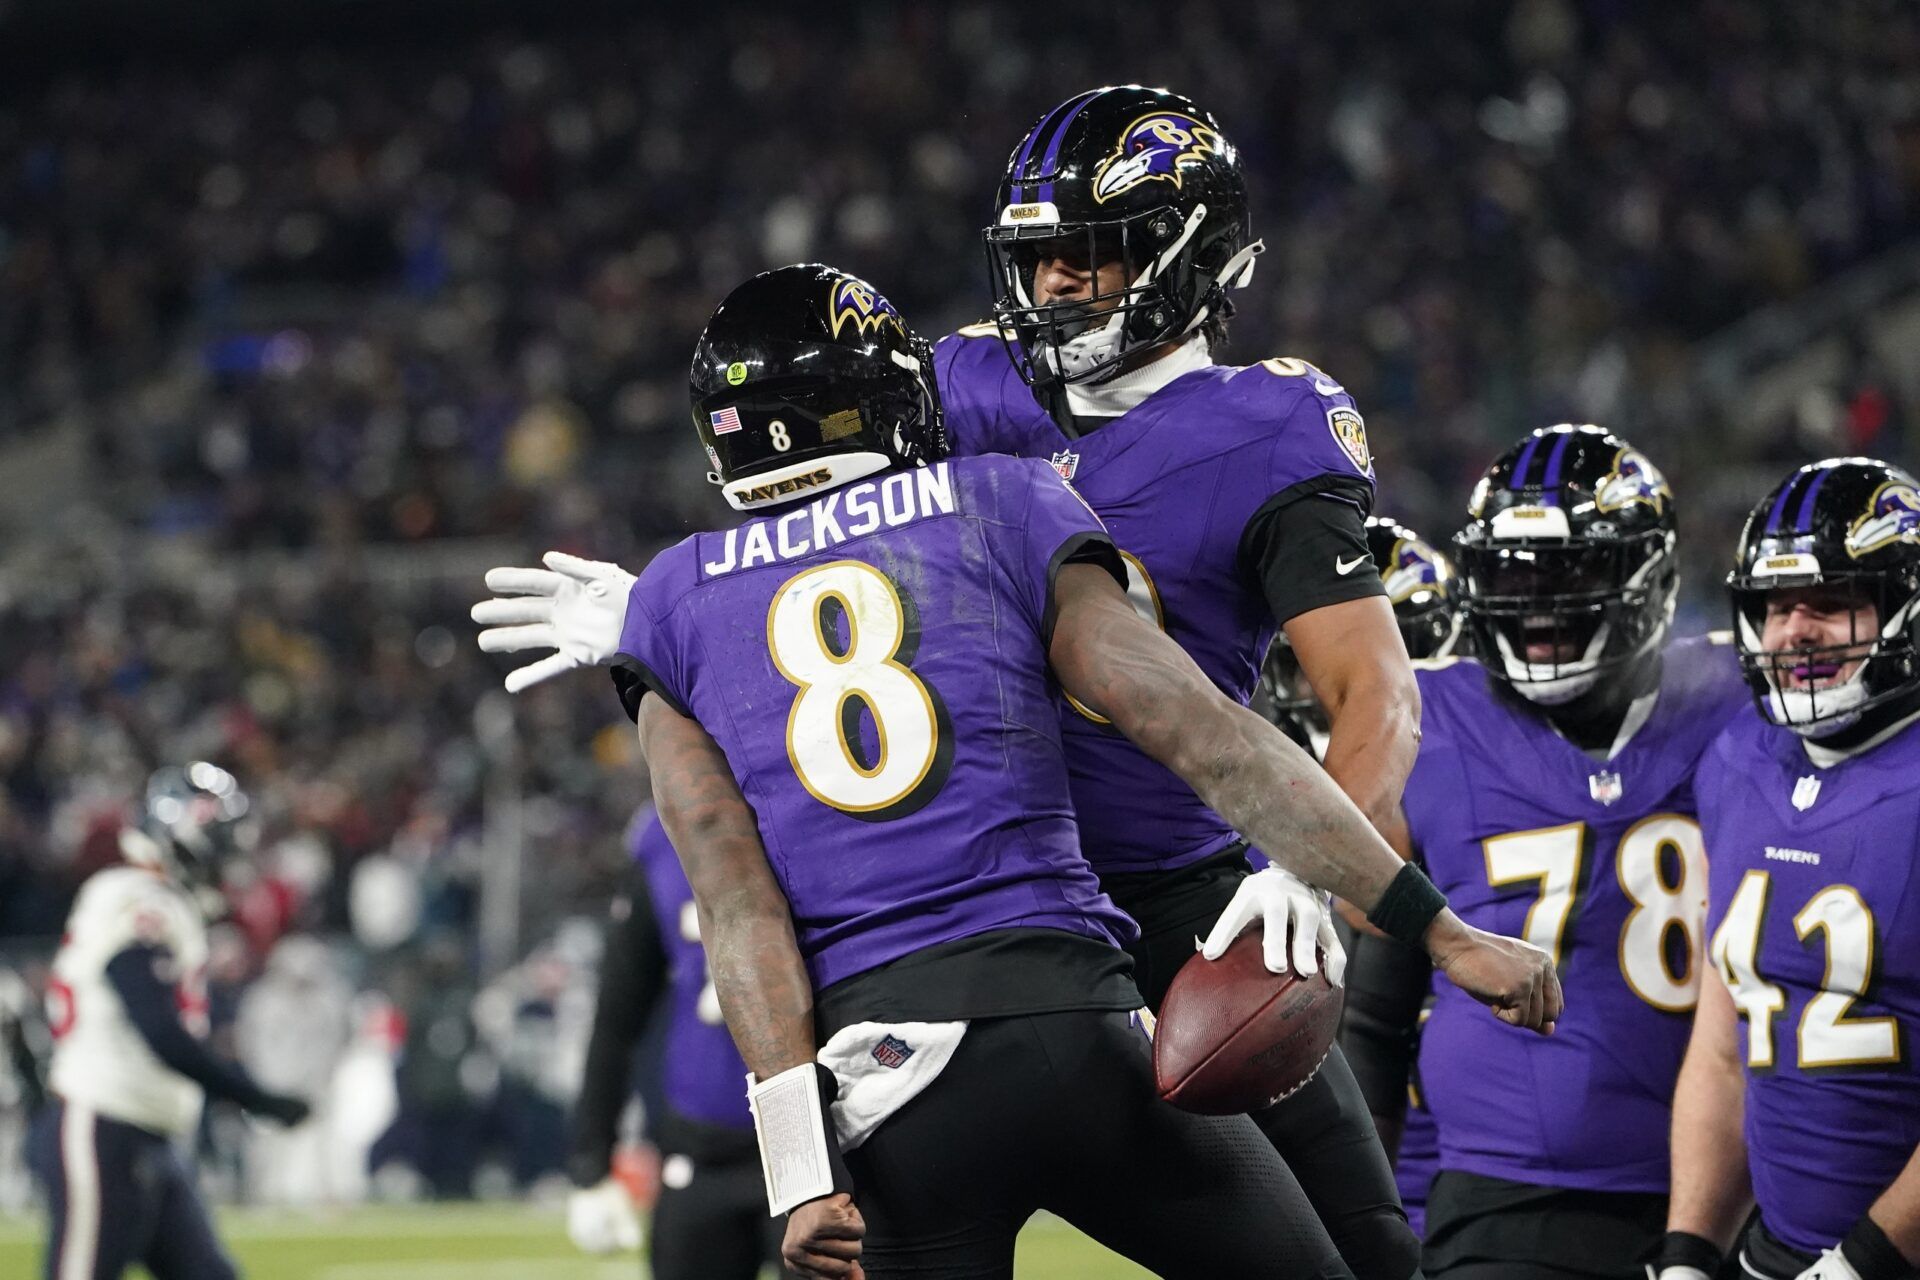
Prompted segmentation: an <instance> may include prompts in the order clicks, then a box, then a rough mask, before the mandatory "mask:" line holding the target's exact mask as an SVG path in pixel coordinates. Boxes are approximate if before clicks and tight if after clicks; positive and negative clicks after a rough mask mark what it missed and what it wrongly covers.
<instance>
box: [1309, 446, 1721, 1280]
mask: <svg viewBox="0 0 1920 1280" xmlns="http://www.w3.org/2000/svg"><path fill="white" fill-rule="evenodd" d="M1453 548H1454V556H1455V561H1456V563H1457V565H1458V567H1459V571H1460V588H1461V593H1460V608H1461V610H1462V613H1463V616H1464V619H1465V629H1466V632H1467V634H1468V636H1469V637H1470V638H1471V641H1472V645H1473V649H1474V652H1475V653H1476V654H1477V655H1478V657H1477V660H1473V659H1459V660H1456V661H1450V662H1449V661H1443V662H1439V663H1423V664H1419V665H1420V667H1421V668H1422V669H1421V670H1420V671H1419V680H1420V693H1421V707H1422V718H1421V726H1420V727H1421V734H1422V738H1421V744H1420V755H1419V759H1418V760H1417V761H1416V762H1415V764H1414V769H1413V773H1412V775H1411V777H1410V778H1409V779H1408V781H1407V789H1406V794H1405V797H1404V800H1403V809H1404V813H1405V822H1406V827H1405V830H1404V832H1403V834H1402V836H1401V837H1400V840H1399V842H1400V843H1401V845H1402V848H1403V850H1404V851H1406V852H1407V853H1408V854H1409V855H1410V856H1412V857H1414V858H1415V859H1417V860H1418V861H1420V862H1421V863H1422V864H1423V865H1424V866H1425V867H1426V869H1427V872H1428V874H1429V875H1431V876H1432V877H1433V879H1434V881H1435V883H1436V884H1439V885H1440V886H1441V887H1442V888H1443V889H1445V890H1446V892H1447V893H1448V894H1449V896H1450V897H1451V898H1452V900H1453V901H1454V902H1455V903H1456V904H1458V905H1459V906H1460V908H1461V909H1462V911H1463V914H1465V915H1466V916H1467V917H1468V918H1469V919H1471V920H1473V921H1474V922H1475V923H1476V924H1478V925H1479V926H1480V927H1482V928H1486V929H1506V930H1510V931H1512V932H1515V933H1517V934H1523V935H1524V936H1526V937H1527V938H1528V939H1529V940H1531V941H1533V942H1534V943H1536V944H1537V945H1539V946H1542V947H1546V948H1548V949H1549V950H1551V951H1552V952H1553V953H1554V954H1555V956H1556V957H1557V958H1558V959H1559V962H1560V963H1561V964H1562V966H1563V968H1564V972H1565V974H1566V982H1567V985H1568V987H1569V990H1570V993H1571V995H1572V999H1571V1000H1570V1002H1569V1004H1568V1014H1567V1017H1566V1018H1565V1019H1563V1020H1562V1022H1561V1024H1560V1026H1559V1028H1558V1029H1557V1031H1556V1034H1555V1035H1554V1037H1553V1039H1552V1040H1551V1041H1550V1042H1549V1041H1544V1040H1543V1041H1540V1042H1539V1043H1538V1044H1537V1045H1536V1044H1532V1043H1522V1042H1521V1041H1520V1040H1518V1039H1514V1038H1509V1037H1507V1036H1503V1035H1500V1034H1498V1031H1499V1029H1498V1028H1494V1029H1493V1032H1494V1033H1493V1034H1486V1033H1485V1031H1484V1029H1482V1028H1479V1027H1475V1026H1474V1025H1472V1021H1473V1020H1472V1019H1470V1018H1467V1017H1465V1016H1464V1013H1465V1010H1464V1008H1463V1007H1462V1004H1461V1001H1462V998H1463V997H1462V995H1461V993H1460V992H1458V991H1456V990H1454V989H1453V987H1452V985H1451V984H1450V983H1447V982H1445V981H1441V980H1439V979H1437V978H1435V979H1432V980H1431V981H1430V982H1429V981H1425V980H1423V977H1422V973H1421V969H1422V966H1421V965H1419V964H1418V963H1417V958H1415V957H1408V958H1407V959H1408V960H1410V961H1416V962H1414V963H1404V964H1402V965H1400V966H1399V968H1400V969H1402V970H1403V971H1404V972H1403V973H1402V976H1401V977H1399V978H1398V979H1395V980H1394V981H1392V982H1387V981H1384V980H1382V978H1381V975H1378V974H1375V973H1372V972H1371V970H1372V968H1373V966H1374V965H1375V964H1376V963H1380V962H1388V963H1391V961H1392V958H1393V948H1391V947H1387V946H1385V945H1381V946H1379V947H1374V946H1371V945H1366V946H1362V947H1361V948H1360V949H1359V950H1360V954H1359V956H1358V957H1357V958H1358V960H1359V966H1358V968H1359V972H1358V975H1357V977H1356V983H1357V986H1358V988H1359V998H1358V999H1357V1000H1356V1002H1355V1007H1354V1010H1353V1016H1352V1017H1351V1018H1350V1019H1349V1022H1348V1028H1347V1031H1348V1035H1349V1038H1350V1041H1351V1042H1352V1044H1353V1050H1354V1054H1355V1057H1356V1058H1357V1059H1359V1062H1360V1065H1359V1067H1358V1068H1357V1069H1358V1070H1359V1071H1360V1074H1361V1077H1362V1079H1363V1080H1366V1081H1368V1083H1369V1096H1370V1098H1372V1099H1373V1101H1374V1103H1375V1105H1376V1106H1386V1107H1390V1108H1395V1109H1397V1107H1398V1105H1399V1104H1400V1103H1401V1102H1402V1101H1403V1100H1404V1097H1405V1093H1404V1088H1405V1085H1406V1083H1407V1080H1408V1076H1409V1064H1408V1062H1407V1046H1408V1045H1409V1043H1410V1033H1411V1031H1412V1029H1413V1027H1414V1025H1415V1022H1416V1019H1417V1018H1418V1016H1419V1011H1420V1008H1421V1004H1422V1001H1423V999H1425V998H1427V996H1428V993H1429V992H1431V999H1432V1013H1431V1016H1430V1017H1429V1019H1428V1020H1427V1022H1426V1024H1425V1026H1424V1028H1423V1029H1422V1030H1421V1033H1420V1038H1419V1050H1418V1054H1419V1056H1418V1064H1419V1079H1420V1084H1421V1086H1422V1089H1421V1092H1422V1097H1423V1099H1424V1101H1425V1102H1426V1104H1427V1107H1428V1109H1429V1110H1430V1112H1431V1113H1432V1116H1433V1119H1434V1122H1435V1124H1436V1126H1437V1128H1438V1137H1439V1164H1440V1171H1439V1173H1438V1174H1437V1175H1436V1176H1435V1178H1434V1181H1433V1184H1432V1187H1431V1190H1430V1192H1429V1194H1428V1198H1427V1205H1426V1247H1425V1267H1426V1270H1427V1273H1428V1274H1429V1275H1431V1276H1446V1277H1456V1278H1459V1277H1472V1278H1474V1280H1479V1278H1480V1277H1494V1276H1500V1277H1512V1278H1517V1280H1572V1278H1574V1277H1622V1278H1624V1277H1630V1276H1636V1275H1638V1272H1639V1266H1640V1258H1641V1255H1642V1254H1643V1252H1644V1251H1646V1250H1649V1249H1651V1248H1652V1247H1653V1246H1654V1245H1655V1244H1656V1243H1657V1242H1658V1241H1659V1239H1660V1237H1661V1235H1662V1233H1663V1231H1664V1229H1665V1222H1666V1210H1667V1194H1668V1188H1669V1185H1670V1183H1669V1177H1668V1162H1667V1144H1666V1140H1665V1138H1664V1137H1663V1135H1664V1134H1665V1133H1666V1131H1667V1126H1668V1123H1669V1120H1670V1116H1671V1098H1672V1094H1673V1084H1674V1080H1675V1077H1676V1076H1677V1075H1678V1072H1679V1068H1680V1059H1681V1056H1682V1054H1683V1052H1684V1050H1685V1045H1686V1037H1687V1030H1688V1025H1689V1024H1688V1017H1689V1014H1690V1013H1691V1011H1692V1009H1693V1004H1694V1000H1695V998H1696V994H1697V992H1698V989H1699V980H1700V975H1699V965H1698V963H1697V962H1696V960H1695V956H1696V955H1697V954H1698V953H1699V950H1700V944H1701V939H1702V937H1703V936H1704V933H1703V928H1702V919H1703V914H1704V908H1705V897H1706V879H1705V874H1706V873H1705V852H1704V844H1703V841H1702V839H1701V834H1700V824H1699V822H1698V821H1697V819H1696V816H1695V815H1696V812H1697V810H1696V806H1695V800H1694V788H1693V776H1694V770H1695V767H1696V764H1697V763H1698V761H1699V758H1700V756H1701V753H1702V752H1704V751H1705V750H1706V747H1707V744H1708V743H1710V742H1711V741H1712V740H1713V737H1714V735H1715V734H1716V733H1717V732H1718V731H1719V729H1720V728H1721V726H1723V725H1725V724H1726V723H1727V722H1728V721H1729V720H1730V719H1731V718H1732V717H1733V716H1735V715H1736V714H1738V713H1739V711H1740V709H1741V707H1742V706H1743V705H1744V702H1745V697H1744V691H1743V688H1742V684H1741V680H1740V674H1739V669H1738V664H1737V663H1736V662H1735V660H1734V653H1733V649H1732V647H1731V646H1730V645H1727V644H1723V643H1718V642H1715V641H1714V640H1712V639H1710V638H1706V637H1702V638H1699V639H1684V640H1674V641H1669V640H1668V638H1667V633H1668V627H1669V621H1670V618H1671V616H1672V608H1673V600H1674V591H1675V585H1676V564H1675V558H1674V555H1675V535H1674V511H1673V495H1672V493H1671V492H1670V491H1669V489H1668V486H1667V483H1666V481H1665V479H1664V478H1663V477H1662V476H1661V474H1660V472H1659V471H1658V469H1656V468H1655V467H1654V465H1653V464H1652V462H1651V461H1649V460H1648V459H1647V457H1646V456H1645V455H1644V454H1642V453H1640V452H1639V451H1638V450H1636V449H1635V448H1633V446H1632V445H1630V444H1629V443H1628V442H1627V441H1625V440H1623V439H1621V438H1620V437H1619V436H1616V435H1614V434H1612V433H1611V432H1607V431H1603V430H1602V429H1600V428H1599V427H1595V426H1572V425H1561V426H1555V427H1548V428H1544V429H1541V430H1537V431H1533V432H1530V433H1529V434H1528V435H1526V436H1525V437H1523V438H1522V439H1521V440H1520V441H1519V442H1518V443H1516V444H1515V445H1514V446H1513V447H1512V448H1510V449H1508V450H1507V451H1506V452H1505V453H1503V454H1502V455H1501V456H1500V457H1499V458H1498V459H1497V460H1496V461H1495V462H1494V463H1493V465H1492V466H1491V467H1490V468H1489V469H1488V471H1487V472H1486V474H1485V475H1484V476H1483V477H1482V479H1481V480H1480V482H1479V483H1478V485H1476V487H1475V489H1474V492H1473V495H1472V497H1471V499H1470V502H1469V506H1468V523H1467V525H1466V527H1465V529H1463V530H1462V531H1461V532H1460V533H1459V534H1458V535H1457V536H1456V537H1455V539H1454V542H1453ZM1371 941H1372V940H1369V944H1371ZM1395 993H1397V998H1396V995H1395ZM1396 1124H1397V1120H1396V1119H1394V1118H1392V1117H1391V1116H1389V1117H1387V1118H1383V1119H1382V1121H1381V1128H1382V1130H1383V1134H1384V1136H1386V1137H1388V1138H1389V1140H1391V1139H1392V1138H1393V1136H1394V1134H1393V1130H1394V1129H1395V1127H1396Z"/></svg>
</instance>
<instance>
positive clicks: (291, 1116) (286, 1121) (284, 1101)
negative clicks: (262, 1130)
mask: <svg viewBox="0 0 1920 1280" xmlns="http://www.w3.org/2000/svg"><path fill="white" fill-rule="evenodd" d="M249 1109H250V1110H252V1111H253V1112H255V1113H256V1114H258V1115H263V1116H265V1117H267V1118H268V1119H269V1120H272V1121H274V1122H276V1123H278V1124H282V1125H285V1126H286V1127H287V1128H289V1129H291V1128H293V1127H294V1126H295V1125H297V1124H300V1123H302V1122H303V1121H305V1120H306V1118H307V1117H308V1116H310V1115H312V1114H313V1108H312V1107H311V1106H309V1105H308V1104H307V1102H306V1100H305V1099H304V1098H296V1097H294V1096H293V1095H292V1094H287V1093H269V1094H267V1095H266V1096H265V1097H263V1098H261V1099H260V1100H259V1101H258V1102H257V1103H255V1104H254V1105H253V1106H252V1107H251V1108H249Z"/></svg>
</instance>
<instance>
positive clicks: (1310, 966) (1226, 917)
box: [1200, 867, 1347, 987]
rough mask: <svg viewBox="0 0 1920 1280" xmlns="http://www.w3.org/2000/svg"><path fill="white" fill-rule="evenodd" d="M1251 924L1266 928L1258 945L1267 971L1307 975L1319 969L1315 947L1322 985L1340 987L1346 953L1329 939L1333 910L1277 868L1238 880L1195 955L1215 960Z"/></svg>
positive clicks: (1313, 890) (1335, 940) (1337, 941)
mask: <svg viewBox="0 0 1920 1280" xmlns="http://www.w3.org/2000/svg"><path fill="white" fill-rule="evenodd" d="M1255 920H1259V921H1261V922H1262V925H1263V927H1264V929H1265V933H1264V934H1262V936H1261V940H1260V941H1261V950H1262V952H1263V954H1264V956H1265V959H1266V962H1267V971H1268V972H1269V973H1286V972H1288V971H1289V970H1291V971H1292V972H1294V973H1297V974H1299V975H1300V976H1301V977H1303V978H1310V977H1312V976H1313V975H1314V974H1315V973H1316V972H1318V971H1319V968H1320V962H1319V961H1318V960H1317V959H1315V957H1314V954H1313V950H1314V945H1315V944H1316V943H1317V944H1318V945H1319V947H1320V949H1321V950H1322V951H1324V952H1326V953H1327V981H1328V982H1331V983H1332V984H1333V985H1334V986H1336V987H1338V986H1340V985H1342V984H1343V983H1345V981H1346V977H1347V953H1346V949H1345V948H1343V947H1342V946H1341V945H1340V939H1339V938H1337V937H1335V936H1334V932H1333V909H1332V907H1331V906H1330V905H1329V904H1328V902H1327V897H1326V895H1325V894H1323V893H1321V892H1320V891H1319V890H1318V889H1316V888H1314V887H1313V886H1312V885H1310V884H1308V883H1307V882H1306V881H1304V880H1302V879H1301V878H1300V877H1299V876H1296V875H1294V874H1293V872H1291V871H1283V870H1281V869H1280V868H1279V867H1268V868H1266V869H1265V870H1264V871H1256V872H1254V873H1253V874H1252V875H1250V876H1248V877H1247V878H1246V879H1245V880H1242V881H1241V882H1240V888H1239V889H1238V890H1236V891H1235V892H1234V895H1233V901H1232V902H1229V903H1228V904H1227V909H1226V910H1225V911H1222V912H1221V913H1220V918H1219V919H1218V920H1216V921H1214V925H1213V931H1212V932H1211V933H1209V934H1208V935H1207V940H1206V941H1205V942H1203V943H1202V944H1201V945H1200V954H1201V955H1203V956H1205V957H1206V958H1207V959H1209V960H1218V959H1219V958H1220V957H1221V956H1223V955H1225V954H1226V950H1227V947H1228V945H1229V944H1230V943H1232V942H1233V940H1234V939H1235V938H1237V937H1239V936H1240V931H1241V930H1242V929H1244V928H1246V927H1247V926H1248V925H1249V924H1251V923H1253V922H1254V921H1255ZM1289 934H1291V936H1292V944H1291V946H1289V944H1288V936H1289Z"/></svg>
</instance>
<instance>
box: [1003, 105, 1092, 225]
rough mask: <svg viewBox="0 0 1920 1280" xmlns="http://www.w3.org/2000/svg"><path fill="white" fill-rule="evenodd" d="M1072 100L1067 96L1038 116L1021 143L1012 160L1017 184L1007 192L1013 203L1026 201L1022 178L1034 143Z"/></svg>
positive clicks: (1031, 154)
mask: <svg viewBox="0 0 1920 1280" xmlns="http://www.w3.org/2000/svg"><path fill="white" fill-rule="evenodd" d="M1082 96H1085V95H1082ZM1074 101H1075V100H1074V99H1072V98H1069V99H1067V100H1066V101H1065V102H1063V103H1061V104H1060V105H1059V106H1057V107H1055V108H1054V109H1053V110H1051V111H1049V112H1047V114H1046V115H1044V116H1042V117H1040V123H1039V124H1037V125H1035V126H1033V132H1032V133H1029V134H1028V135H1027V140H1026V142H1024V143H1022V144H1021V147H1020V158H1019V159H1018V160H1015V161H1014V162H1013V179H1014V182H1015V183H1016V184H1019V185H1016V186H1015V187H1014V188H1013V190H1012V191H1011V192H1010V193H1009V194H1010V195H1011V197H1012V199H1013V203H1015V204H1024V203H1026V201H1027V188H1026V186H1025V185H1024V179H1025V178H1026V176H1027V161H1028V160H1029V159H1030V158H1031V157H1032V156H1033V148H1034V146H1035V144H1037V143H1038V142H1039V141H1040V139H1041V138H1042V137H1043V136H1044V135H1045V134H1046V132H1047V128H1048V126H1049V125H1051V124H1052V123H1053V121H1054V117H1055V116H1058V115H1059V114H1060V113H1061V112H1062V111H1064V110H1065V109H1066V108H1068V107H1070V106H1072V105H1073V104H1074Z"/></svg>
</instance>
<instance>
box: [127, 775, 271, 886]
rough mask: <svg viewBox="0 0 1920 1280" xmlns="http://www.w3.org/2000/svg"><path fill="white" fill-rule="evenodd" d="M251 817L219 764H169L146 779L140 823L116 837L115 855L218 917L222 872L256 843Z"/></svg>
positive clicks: (249, 808)
mask: <svg viewBox="0 0 1920 1280" xmlns="http://www.w3.org/2000/svg"><path fill="white" fill-rule="evenodd" d="M251 813H252V804H251V802H250V801H249V800H248V798H247V793H246V792H245V791H244V790H242V789H241V787H240V784H239V782H238V781H236V780H235V778H234V776H233V775H232V774H230V773H228V772H227V771H226V770H225V769H222V768H221V767H220V766H219V765H215V764H208V763H207V762H206V761H204V760H195V761H193V762H192V763H190V764H184V765H168V766H166V767H165V768H162V769H156V770H155V771H154V773H153V776H152V777H151V778H149V779H147V794H146V800H145V803H144V805H143V808H142V812H141V816H140V820H139V822H138V823H137V824H136V825H134V826H131V827H128V828H126V829H125V830H123V831H121V833H120V855H121V857H123V858H125V859H126V860H127V861H128V862H130V863H133V864H134V865H135V866H142V867H147V868H149V869H151V870H154V871H157V872H159V873H160V874H162V875H164V876H166V877H167V878H168V879H169V880H172V881H173V882H175V883H176V884H178V885H180V886H181V887H182V888H183V889H186V890H187V891H188V892H189V893H191V894H192V895H193V896H194V898H195V899H196V900H197V901H198V902H199V903H200V906H201V908H202V910H204V911H205V912H206V913H207V914H208V915H210V916H212V915H218V914H219V913H220V912H221V911H222V910H223V909H224V907H225V905H226V898H225V893H224V890H223V886H224V883H225V879H226V870H227V867H228V866H229V865H230V864H231V863H232V862H234V861H235V860H237V859H239V858H242V857H245V856H247V855H249V854H251V853H252V852H253V849H254V846H255V845H256V844H257V843H258V828H257V824H256V823H255V821H254V819H253V817H252V816H251Z"/></svg>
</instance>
